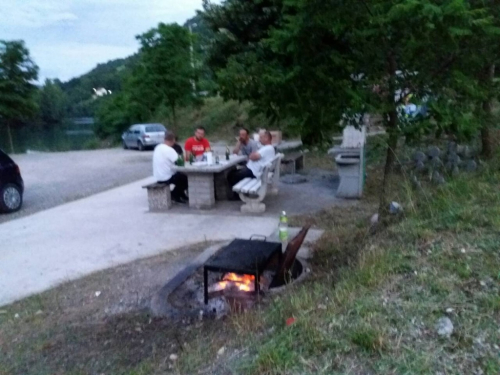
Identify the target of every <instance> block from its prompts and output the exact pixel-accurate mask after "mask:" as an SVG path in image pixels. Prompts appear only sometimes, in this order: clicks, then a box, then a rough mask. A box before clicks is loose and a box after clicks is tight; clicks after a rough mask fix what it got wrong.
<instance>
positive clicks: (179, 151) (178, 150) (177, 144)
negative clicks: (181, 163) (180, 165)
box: [172, 136, 184, 157]
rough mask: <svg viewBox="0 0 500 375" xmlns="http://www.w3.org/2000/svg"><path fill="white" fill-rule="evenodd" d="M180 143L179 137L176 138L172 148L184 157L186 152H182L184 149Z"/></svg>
mask: <svg viewBox="0 0 500 375" xmlns="http://www.w3.org/2000/svg"><path fill="white" fill-rule="evenodd" d="M178 142H179V139H178V138H177V136H175V143H174V145H173V146H172V148H173V149H174V150H175V152H177V154H179V155H180V156H182V157H184V151H183V150H182V147H181V145H180V144H179V143H178Z"/></svg>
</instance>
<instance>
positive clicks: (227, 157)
mask: <svg viewBox="0 0 500 375" xmlns="http://www.w3.org/2000/svg"><path fill="white" fill-rule="evenodd" d="M229 155H230V152H229V146H226V160H229Z"/></svg>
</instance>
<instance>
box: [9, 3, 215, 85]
mask: <svg viewBox="0 0 500 375" xmlns="http://www.w3.org/2000/svg"><path fill="white" fill-rule="evenodd" d="M215 2H219V1H215ZM201 3H202V0H0V40H24V41H25V43H26V46H27V48H28V49H29V51H30V55H31V58H32V59H33V60H34V62H35V63H36V64H37V65H38V66H39V68H40V73H39V81H40V82H43V81H44V80H45V78H59V79H60V80H62V81H67V80H69V79H70V78H73V77H76V76H79V75H81V74H84V73H86V72H88V71H90V70H91V69H92V68H93V67H95V66H96V65H97V64H98V63H104V62H107V61H109V60H112V59H116V58H121V57H127V56H130V55H132V54H133V53H135V52H136V51H137V50H138V49H139V45H138V42H137V40H136V39H135V36H136V35H138V34H141V33H143V32H145V31H147V30H149V29H151V28H152V27H154V26H156V25H157V24H158V23H159V22H164V23H172V22H177V23H179V24H183V23H184V22H185V21H187V20H188V19H189V18H191V17H193V16H194V15H195V14H196V10H197V9H201V7H202V6H201Z"/></svg>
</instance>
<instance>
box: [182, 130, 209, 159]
mask: <svg viewBox="0 0 500 375" xmlns="http://www.w3.org/2000/svg"><path fill="white" fill-rule="evenodd" d="M184 149H185V150H186V158H187V160H189V158H190V156H191V154H192V155H194V157H195V158H197V159H199V158H200V157H202V156H203V153H204V152H207V151H210V143H209V142H208V140H207V139H206V138H205V128H204V127H203V126H199V127H197V128H196V131H195V132H194V137H191V138H189V139H188V140H187V141H186V144H185V145H184Z"/></svg>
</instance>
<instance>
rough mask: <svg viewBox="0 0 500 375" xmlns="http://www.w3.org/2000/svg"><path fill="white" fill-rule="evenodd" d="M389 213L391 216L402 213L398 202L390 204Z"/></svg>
mask: <svg viewBox="0 0 500 375" xmlns="http://www.w3.org/2000/svg"><path fill="white" fill-rule="evenodd" d="M389 212H390V213H391V214H393V215H396V214H399V213H401V212H403V207H401V205H400V204H399V203H398V202H391V204H390V206H389Z"/></svg>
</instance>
